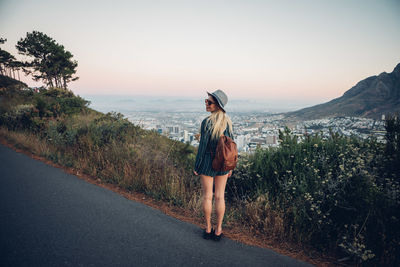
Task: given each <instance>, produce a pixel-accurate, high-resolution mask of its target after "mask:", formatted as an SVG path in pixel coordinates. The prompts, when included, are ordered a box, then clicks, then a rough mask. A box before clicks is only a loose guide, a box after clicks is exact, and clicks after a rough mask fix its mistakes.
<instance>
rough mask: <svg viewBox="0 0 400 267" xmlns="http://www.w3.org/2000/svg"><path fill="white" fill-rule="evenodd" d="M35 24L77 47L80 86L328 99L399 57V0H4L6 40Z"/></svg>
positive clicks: (10, 45) (96, 90)
mask: <svg viewBox="0 0 400 267" xmlns="http://www.w3.org/2000/svg"><path fill="white" fill-rule="evenodd" d="M33 30H37V31H41V32H44V33H46V34H47V35H49V36H50V37H52V38H53V39H55V40H56V41H57V42H58V43H60V44H62V45H64V47H65V48H66V50H68V51H70V52H71V53H72V54H73V55H74V59H75V60H77V61H78V73H77V75H78V76H79V77H80V79H79V80H78V81H76V82H72V83H70V88H71V89H72V90H73V91H74V92H75V93H77V94H81V95H85V94H121V95H124V94H127V95H157V96H161V95H168V96H204V95H205V93H204V92H205V90H211V91H213V90H215V89H222V90H224V91H226V92H227V94H228V96H229V97H232V98H254V99H268V100H276V101H287V102H290V101H292V102H293V101H294V102H296V101H300V102H301V101H303V102H305V103H306V102H307V101H308V102H309V103H321V102H325V101H328V100H330V99H332V98H336V97H339V96H341V95H342V94H343V93H344V92H345V91H347V90H348V89H350V88H351V87H352V86H354V85H355V84H356V83H357V82H358V81H360V80H362V79H364V78H366V77H369V76H372V75H377V74H379V73H381V72H383V71H386V72H391V71H392V70H393V68H394V67H395V66H396V65H397V64H398V63H400V0H375V1H370V0H359V1H354V0H335V1H324V0H320V1H317V0H315V1H311V0H310V1H308V0H293V1H282V0H280V1H267V0H265V1H256V0H243V1H235V0H231V1H217V0H214V1H205V0H201V1H200V0H198V1H189V0H187V1H168V0H159V1H152V0H142V1H134V0H129V1H118V0H114V1H111V0H110V1H101V0H97V1H84V0H69V1H58V0H35V1H33V0H32V1H28V0H25V1H23V0H9V1H7V0H0V36H1V37H3V38H4V37H5V38H7V39H8V41H7V43H6V44H5V45H2V48H3V49H5V50H7V51H9V52H11V53H12V54H14V55H17V52H16V49H15V44H16V43H17V41H18V40H19V39H20V38H22V37H25V36H26V33H27V32H31V31H33ZM26 81H28V84H29V85H31V86H33V85H34V83H33V82H31V81H30V80H29V79H26Z"/></svg>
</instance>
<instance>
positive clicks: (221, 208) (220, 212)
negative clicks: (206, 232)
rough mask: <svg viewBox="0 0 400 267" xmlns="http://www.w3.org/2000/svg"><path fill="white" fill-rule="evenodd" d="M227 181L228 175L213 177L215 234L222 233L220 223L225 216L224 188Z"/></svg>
mask: <svg viewBox="0 0 400 267" xmlns="http://www.w3.org/2000/svg"><path fill="white" fill-rule="evenodd" d="M227 180H228V174H227V175H223V176H215V193H214V197H215V211H216V213H217V228H216V229H215V234H216V235H220V234H221V233H222V221H223V220H224V214H225V186H226V181H227Z"/></svg>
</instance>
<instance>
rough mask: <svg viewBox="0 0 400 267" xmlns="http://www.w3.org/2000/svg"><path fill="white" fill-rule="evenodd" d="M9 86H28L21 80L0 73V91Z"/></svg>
mask: <svg viewBox="0 0 400 267" xmlns="http://www.w3.org/2000/svg"><path fill="white" fill-rule="evenodd" d="M10 87H16V88H21V87H22V88H24V87H28V86H27V85H26V84H25V83H23V82H20V81H17V80H15V79H13V78H10V77H8V76H4V75H1V74H0V91H1V90H4V89H5V88H10Z"/></svg>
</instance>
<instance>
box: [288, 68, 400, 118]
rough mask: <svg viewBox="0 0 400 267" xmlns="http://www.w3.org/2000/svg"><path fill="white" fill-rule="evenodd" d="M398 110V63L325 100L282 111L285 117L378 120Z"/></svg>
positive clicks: (399, 104)
mask: <svg viewBox="0 0 400 267" xmlns="http://www.w3.org/2000/svg"><path fill="white" fill-rule="evenodd" d="M397 112H400V63H399V64H398V65H397V66H396V67H395V68H394V70H393V72H391V73H386V72H383V73H381V74H379V75H378V76H371V77H368V78H366V79H364V80H362V81H360V82H358V83H357V84H356V85H355V86H354V87H352V88H351V89H349V90H348V91H346V92H345V93H344V94H343V96H341V97H339V98H335V99H333V100H331V101H329V102H326V103H323V104H319V105H315V106H312V107H308V108H304V109H301V110H298V111H294V112H288V113H286V114H285V115H286V117H287V118H288V119H302V120H312V119H319V118H325V117H339V116H357V117H367V118H374V119H380V118H381V117H382V115H387V114H393V113H397Z"/></svg>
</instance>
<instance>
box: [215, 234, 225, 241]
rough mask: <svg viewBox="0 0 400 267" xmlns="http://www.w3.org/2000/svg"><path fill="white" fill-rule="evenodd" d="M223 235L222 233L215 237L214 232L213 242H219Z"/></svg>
mask: <svg viewBox="0 0 400 267" xmlns="http://www.w3.org/2000/svg"><path fill="white" fill-rule="evenodd" d="M223 235H224V234H223V233H221V234H220V235H216V234H215V232H214V237H213V240H214V241H220V240H221V238H222V236H223Z"/></svg>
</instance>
